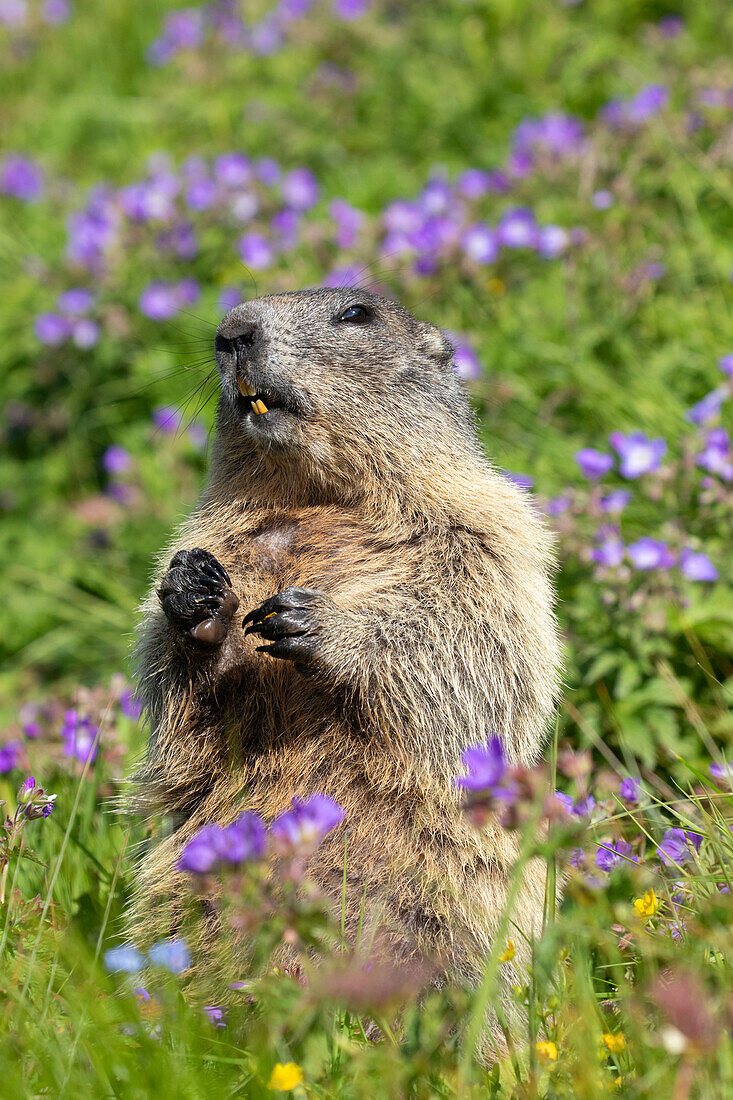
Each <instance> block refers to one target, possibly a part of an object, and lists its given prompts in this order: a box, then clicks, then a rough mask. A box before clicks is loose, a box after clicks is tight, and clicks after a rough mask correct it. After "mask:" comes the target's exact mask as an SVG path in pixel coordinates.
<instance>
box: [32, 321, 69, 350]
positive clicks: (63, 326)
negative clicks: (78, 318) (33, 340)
mask: <svg viewBox="0 0 733 1100" xmlns="http://www.w3.org/2000/svg"><path fill="white" fill-rule="evenodd" d="M33 328H34V331H35V334H36V336H37V337H38V339H39V340H40V341H41V343H42V344H47V345H48V346H49V347H56V346H57V345H58V344H62V343H63V342H64V340H67V339H68V337H69V335H70V332H71V329H70V326H69V322H68V321H67V320H66V318H65V317H59V315H58V314H57V313H39V314H38V316H37V317H36V319H35V322H34V325H33Z"/></svg>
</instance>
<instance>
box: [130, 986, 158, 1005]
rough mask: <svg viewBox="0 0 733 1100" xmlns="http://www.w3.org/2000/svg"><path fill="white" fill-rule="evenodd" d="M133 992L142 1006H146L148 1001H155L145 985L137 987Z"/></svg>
mask: <svg viewBox="0 0 733 1100" xmlns="http://www.w3.org/2000/svg"><path fill="white" fill-rule="evenodd" d="M132 992H133V993H134V994H135V996H136V997H137V999H138V1001H139V1002H140V1004H145V1002H146V1001H152V999H153V998H152V997H151V996H150V994H149V993H148V991H147V989H146V988H145V986H144V985H136V986H135V988H134V989H133V991H132Z"/></svg>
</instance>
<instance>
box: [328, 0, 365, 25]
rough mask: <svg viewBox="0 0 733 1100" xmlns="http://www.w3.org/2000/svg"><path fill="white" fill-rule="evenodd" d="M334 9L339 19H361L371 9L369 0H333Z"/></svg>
mask: <svg viewBox="0 0 733 1100" xmlns="http://www.w3.org/2000/svg"><path fill="white" fill-rule="evenodd" d="M333 10H334V12H335V13H336V15H337V16H338V17H339V19H348V20H350V19H359V18H361V16H362V15H364V14H365V13H366V12H367V11H368V10H369V3H368V0H333Z"/></svg>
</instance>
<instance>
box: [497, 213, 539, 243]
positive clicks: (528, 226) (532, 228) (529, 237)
mask: <svg viewBox="0 0 733 1100" xmlns="http://www.w3.org/2000/svg"><path fill="white" fill-rule="evenodd" d="M496 238H497V240H498V242H499V244H501V245H504V246H505V247H507V248H536V247H537V243H538V240H539V237H538V229H537V223H536V221H535V216H534V214H533V212H532V211H531V210H529V209H528V208H526V207H517V208H515V209H514V210H509V211H508V212H507V213H506V214H505V215H504V216H503V218H502V219H501V221H500V222H499V224H498V226H497V227H496Z"/></svg>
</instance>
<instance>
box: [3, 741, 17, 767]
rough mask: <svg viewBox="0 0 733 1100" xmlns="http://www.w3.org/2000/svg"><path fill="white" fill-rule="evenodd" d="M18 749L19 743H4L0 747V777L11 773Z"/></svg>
mask: <svg viewBox="0 0 733 1100" xmlns="http://www.w3.org/2000/svg"><path fill="white" fill-rule="evenodd" d="M20 749H21V744H20V741H6V742H5V744H4V745H0V775H5V774H6V773H7V772H11V771H12V770H13V768H15V767H16V766H17V763H18V757H19V756H20Z"/></svg>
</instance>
